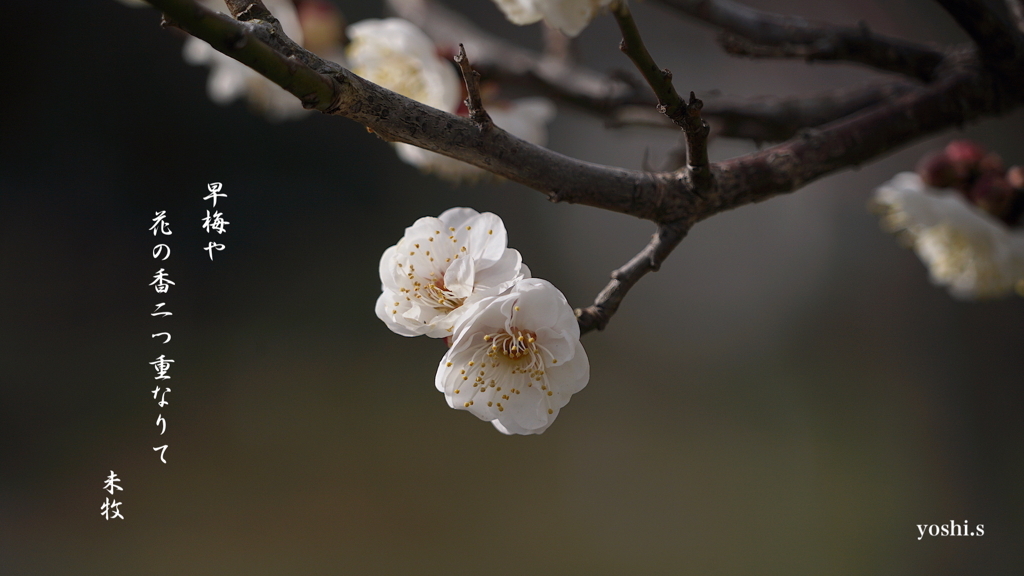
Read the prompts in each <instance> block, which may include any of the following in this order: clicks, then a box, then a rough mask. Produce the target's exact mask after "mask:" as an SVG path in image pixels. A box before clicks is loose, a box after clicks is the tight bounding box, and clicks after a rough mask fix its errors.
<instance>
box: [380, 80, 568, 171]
mask: <svg viewBox="0 0 1024 576" xmlns="http://www.w3.org/2000/svg"><path fill="white" fill-rule="evenodd" d="M485 108H486V110H487V113H488V114H489V115H490V116H491V120H492V121H493V122H494V124H495V125H496V126H498V127H499V128H501V129H503V130H505V131H506V132H508V133H509V134H512V135H513V136H517V137H519V138H522V139H523V140H526V141H527V142H530V143H531V144H537V145H540V146H543V145H544V144H546V143H547V141H548V130H547V124H548V122H550V121H551V120H552V119H553V118H554V117H555V104H554V103H553V102H551V100H548V99H547V98H543V97H532V98H518V99H516V100H502V101H497V102H489V103H486V105H485ZM396 151H397V152H398V157H399V158H401V159H402V160H404V161H405V162H407V163H409V164H412V165H413V166H416V167H418V168H419V169H420V170H422V171H424V172H426V173H428V174H434V175H436V176H439V177H441V178H446V179H448V180H453V181H456V182H463V181H472V180H478V179H480V178H483V177H489V176H490V175H491V173H490V172H487V171H486V170H484V169H482V168H477V167H476V166H473V165H471V164H466V163H465V162H462V161H461V160H455V159H454V158H449V157H447V156H443V155H441V154H438V153H436V152H431V151H429V150H424V149H422V148H417V147H416V146H411V145H409V144H397V145H396Z"/></svg>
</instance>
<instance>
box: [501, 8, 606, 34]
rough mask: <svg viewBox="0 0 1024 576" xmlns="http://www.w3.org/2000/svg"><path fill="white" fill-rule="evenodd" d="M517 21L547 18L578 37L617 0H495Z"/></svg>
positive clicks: (521, 23)
mask: <svg viewBox="0 0 1024 576" xmlns="http://www.w3.org/2000/svg"><path fill="white" fill-rule="evenodd" d="M494 1H495V3H496V4H497V5H498V8H501V11H502V12H504V13H505V17H506V18H508V19H509V21H511V22H512V23H513V24H519V25H520V26H522V25H524V24H533V23H534V22H538V21H540V20H544V22H546V23H547V24H548V25H549V26H551V27H552V28H557V29H559V30H561V31H562V32H563V33H565V34H566V35H567V36H577V35H579V33H580V32H582V31H583V29H584V28H586V27H587V24H590V21H591V20H593V19H594V17H595V16H597V14H598V12H600V11H601V10H602V9H604V8H605V7H607V6H608V5H610V4H611V3H612V1H613V0H494Z"/></svg>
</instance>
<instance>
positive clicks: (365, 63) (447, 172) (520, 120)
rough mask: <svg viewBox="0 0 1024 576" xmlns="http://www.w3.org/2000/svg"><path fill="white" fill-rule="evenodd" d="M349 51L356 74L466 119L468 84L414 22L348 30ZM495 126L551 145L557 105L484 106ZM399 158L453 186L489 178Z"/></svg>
mask: <svg viewBox="0 0 1024 576" xmlns="http://www.w3.org/2000/svg"><path fill="white" fill-rule="evenodd" d="M348 37H349V40H350V44H349V45H348V47H347V48H346V49H345V53H346V57H347V61H348V63H349V66H350V68H351V70H352V72H354V73H355V74H357V75H359V76H362V77H363V78H366V79H367V80H369V81H371V82H373V83H375V84H378V85H380V86H383V87H384V88H387V89H388V90H392V91H394V92H398V93H399V94H401V95H403V96H406V97H408V98H412V99H413V100H416V101H419V102H422V103H424V104H426V105H428V106H432V107H434V108H437V109H438V110H443V111H445V112H449V113H451V114H460V115H463V116H465V115H466V114H467V111H466V110H465V106H463V104H462V99H463V93H464V90H463V84H462V81H461V80H460V79H459V77H458V74H457V73H456V72H455V67H454V65H453V64H452V62H451V61H449V60H447V59H444V58H441V57H440V56H438V50H437V47H436V46H435V45H434V43H433V42H432V41H431V40H430V38H428V37H427V35H426V34H424V33H423V32H422V31H421V30H420V29H419V28H417V27H416V26H415V25H414V24H412V23H411V22H408V21H406V20H402V19H401V18H387V19H384V20H376V19H371V20H363V21H361V22H356V23H355V24H352V25H351V26H349V27H348ZM484 107H485V108H486V109H487V112H488V113H489V114H490V116H491V119H492V120H493V121H494V123H495V124H496V125H497V126H498V127H500V128H502V129H504V130H506V131H508V132H509V133H511V134H512V135H514V136H518V137H519V138H522V139H523V140H526V141H528V142H531V143H534V144H540V145H543V144H544V143H545V142H546V141H547V123H548V122H550V121H551V119H552V118H554V115H555V105H554V104H553V103H552V102H551V101H550V100H548V99H546V98H522V99H519V100H512V101H502V100H496V99H494V100H485V102H484ZM395 150H396V151H397V153H398V156H399V158H401V159H402V160H404V161H405V162H407V163H409V164H412V165H413V166H416V167H418V168H419V169H420V170H422V171H424V172H427V173H432V174H435V175H437V176H440V177H443V178H447V179H449V180H454V181H466V180H474V179H478V178H481V177H484V176H487V175H489V172H486V171H485V170H482V169H480V168H477V167H475V166H471V165H469V164H466V163H465V162H461V161H459V160H453V159H451V158H448V157H447V156H443V155H441V154H437V153H434V152H430V151H429V150H423V149H422V148H417V147H416V146H412V145H410V144H403V143H397V144H395Z"/></svg>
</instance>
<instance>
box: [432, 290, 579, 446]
mask: <svg viewBox="0 0 1024 576" xmlns="http://www.w3.org/2000/svg"><path fill="white" fill-rule="evenodd" d="M589 380H590V361H589V360H588V359H587V353H586V352H585V351H584V350H583V345H582V344H580V329H579V324H577V321H576V315H575V314H573V311H572V308H570V307H569V303H568V302H566V300H565V297H564V296H563V295H562V293H561V292H559V291H558V289H557V288H555V287H554V286H553V285H551V283H550V282H548V281H547V280H541V279H538V278H533V279H526V280H521V281H519V282H518V283H516V284H515V286H513V287H512V290H511V291H509V292H508V293H507V294H503V295H500V296H495V297H491V298H486V299H483V300H480V301H479V302H477V303H476V304H474V305H473V307H472V309H471V310H470V311H469V312H468V313H467V314H466V315H465V317H464V319H463V320H462V321H461V322H460V324H459V325H458V327H457V329H456V334H455V339H454V341H453V343H452V347H451V348H450V349H449V350H448V353H447V354H445V356H444V358H442V359H441V363H440V365H439V366H438V368H437V376H436V378H435V384H436V386H437V389H438V390H439V391H441V392H443V393H444V395H445V398H446V399H447V401H448V405H449V406H451V407H452V408H456V409H459V410H468V411H469V412H471V413H473V414H475V415H476V416H477V417H479V418H480V419H481V420H487V421H489V422H491V423H492V424H494V427H495V428H497V429H498V430H499V431H500V432H502V433H504V434H540V433H541V432H544V430H546V429H547V428H548V426H550V425H551V423H552V422H554V420H555V418H556V417H557V416H558V411H559V410H560V409H561V408H562V407H563V406H565V405H566V404H567V403H568V402H569V399H570V397H572V395H573V394H575V393H577V392H579V391H580V390H582V389H583V388H584V387H585V386H586V385H587V382H588V381H589Z"/></svg>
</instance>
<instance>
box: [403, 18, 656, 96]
mask: <svg viewBox="0 0 1024 576" xmlns="http://www.w3.org/2000/svg"><path fill="white" fill-rule="evenodd" d="M386 3H387V6H388V8H389V9H390V10H391V11H392V12H394V13H395V14H396V15H397V16H399V17H401V18H404V19H406V20H408V21H410V22H412V23H413V24H415V25H416V26H417V27H419V28H420V29H421V30H423V31H424V32H425V33H426V34H427V36H429V37H430V38H431V39H432V40H433V41H434V43H435V44H437V45H438V47H439V48H441V49H442V50H450V51H451V53H452V54H454V53H455V52H456V51H455V50H454V47H455V45H456V44H458V43H462V44H464V45H466V47H467V49H468V50H469V51H470V52H472V53H473V66H474V67H475V68H476V69H477V70H479V71H480V73H481V74H482V75H483V76H484V77H485V78H490V79H496V80H507V79H510V78H515V79H517V80H519V81H524V80H526V81H533V82H535V83H536V84H537V85H540V86H544V87H547V89H549V90H550V91H552V92H556V93H558V94H561V95H563V96H566V97H568V98H569V100H570V101H576V102H579V103H581V104H582V105H584V106H588V107H591V106H596V107H599V108H607V107H608V106H610V105H615V104H612V103H652V104H653V101H652V100H651V99H650V98H649V97H647V95H646V94H644V95H643V97H642V98H640V100H639V102H637V101H636V100H635V99H636V98H637V94H638V91H637V90H636V86H634V85H632V84H630V83H629V82H625V81H623V80H619V79H615V78H610V77H609V76H607V75H606V74H601V73H599V72H595V71H593V70H589V69H587V68H584V67H582V66H578V65H574V64H573V63H572V62H571V61H570V59H567V58H564V57H563V56H562V55H560V54H540V53H537V52H534V51H532V50H526V49H524V48H521V47H519V46H516V45H515V44H512V43H510V42H505V41H503V40H501V39H499V38H496V37H494V36H493V35H491V34H488V33H487V32H485V31H483V30H481V29H480V28H479V27H477V26H475V25H474V24H473V23H472V22H470V21H469V20H466V19H465V18H463V17H462V16H461V15H460V14H457V13H455V12H453V11H451V10H449V9H448V8H445V7H444V6H442V5H441V4H439V3H438V2H435V1H434V0H386Z"/></svg>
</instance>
